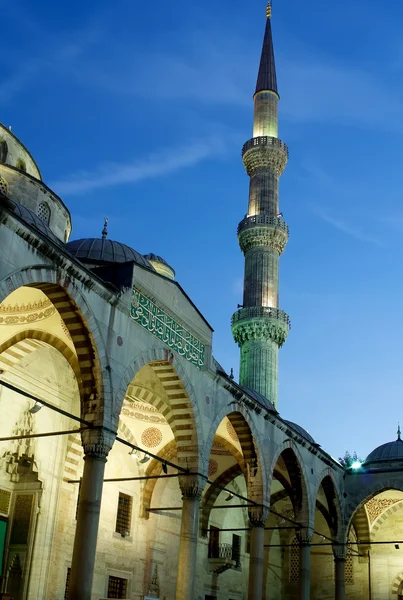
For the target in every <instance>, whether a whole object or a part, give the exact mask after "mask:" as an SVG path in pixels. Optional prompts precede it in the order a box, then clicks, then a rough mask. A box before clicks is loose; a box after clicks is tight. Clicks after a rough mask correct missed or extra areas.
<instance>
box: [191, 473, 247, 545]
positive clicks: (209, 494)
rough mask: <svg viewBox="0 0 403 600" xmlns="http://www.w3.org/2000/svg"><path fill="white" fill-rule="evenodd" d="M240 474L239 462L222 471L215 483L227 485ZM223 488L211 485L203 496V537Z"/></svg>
mask: <svg viewBox="0 0 403 600" xmlns="http://www.w3.org/2000/svg"><path fill="white" fill-rule="evenodd" d="M239 475H242V469H241V467H240V465H239V464H236V465H233V466H232V467H229V469H227V470H226V471H224V472H223V473H221V475H219V476H218V477H217V478H216V479H215V480H214V483H217V484H218V485H220V486H222V487H226V486H227V485H229V484H230V483H231V482H232V481H233V480H234V479H236V478H237V477H238V476H239ZM221 491H222V490H221V489H220V488H219V487H217V486H215V485H210V487H209V488H208V489H207V491H206V493H205V494H204V498H203V507H202V513H201V517H200V534H201V535H202V536H203V537H206V536H207V532H208V524H209V521H210V513H211V510H212V507H213V506H214V504H215V502H216V500H217V498H218V496H219V495H220V494H221Z"/></svg>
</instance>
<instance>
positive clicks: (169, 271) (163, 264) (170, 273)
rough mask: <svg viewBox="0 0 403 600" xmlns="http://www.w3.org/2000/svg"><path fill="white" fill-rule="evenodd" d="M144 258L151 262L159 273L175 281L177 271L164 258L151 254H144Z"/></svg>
mask: <svg viewBox="0 0 403 600" xmlns="http://www.w3.org/2000/svg"><path fill="white" fill-rule="evenodd" d="M144 258H145V259H146V260H148V261H150V263H151V264H152V266H153V267H154V269H155V270H156V271H157V273H159V274H160V275H164V277H168V278H169V279H175V271H174V270H173V268H172V267H171V266H170V265H169V264H168V263H167V261H166V260H165V259H164V258H162V256H158V255H157V254H154V253H153V252H150V253H149V254H144Z"/></svg>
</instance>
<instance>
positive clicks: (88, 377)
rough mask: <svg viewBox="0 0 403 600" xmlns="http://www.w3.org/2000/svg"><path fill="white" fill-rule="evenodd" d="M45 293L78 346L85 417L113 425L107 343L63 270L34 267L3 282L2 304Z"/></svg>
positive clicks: (15, 273)
mask: <svg viewBox="0 0 403 600" xmlns="http://www.w3.org/2000/svg"><path fill="white" fill-rule="evenodd" d="M23 286H25V287H33V288H36V289H39V290H41V291H42V292H43V293H44V294H45V295H46V296H47V297H48V298H49V300H50V301H51V302H52V304H53V305H54V306H55V308H56V309H57V311H58V312H59V314H60V316H61V318H62V320H63V323H64V325H65V326H66V328H67V330H68V332H69V334H70V337H71V339H72V342H73V344H74V347H75V350H76V354H77V358H78V363H79V367H80V376H81V382H82V396H81V403H82V407H81V410H82V416H84V417H85V418H87V419H88V420H91V421H94V422H95V421H97V422H98V423H99V424H101V423H102V424H103V423H104V422H105V421H107V422H108V425H109V426H110V425H111V424H112V416H113V410H112V409H113V407H112V387H111V379H110V368H109V364H108V359H107V354H106V349H105V346H104V341H103V338H102V335H101V333H100V330H99V327H98V323H97V321H96V319H95V316H94V314H93V312H92V310H91V309H90V307H89V305H88V303H87V301H86V299H85V298H84V295H83V294H82V292H81V291H80V290H79V288H78V286H77V285H76V284H75V283H73V281H72V280H71V279H70V278H69V276H68V275H67V273H66V272H64V271H63V270H62V269H57V268H53V267H50V266H49V265H33V266H30V267H26V268H24V269H21V270H18V271H14V272H13V273H11V274H9V275H7V276H6V277H5V278H4V279H2V280H1V281H0V302H3V301H4V300H5V299H6V298H7V296H9V295H10V294H11V293H12V292H14V291H15V290H17V289H18V288H21V287H23Z"/></svg>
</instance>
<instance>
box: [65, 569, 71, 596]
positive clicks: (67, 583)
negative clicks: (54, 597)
mask: <svg viewBox="0 0 403 600" xmlns="http://www.w3.org/2000/svg"><path fill="white" fill-rule="evenodd" d="M70 573H71V569H70V567H69V568H68V569H67V575H66V587H65V588H64V600H67V594H68V593H69V584H70Z"/></svg>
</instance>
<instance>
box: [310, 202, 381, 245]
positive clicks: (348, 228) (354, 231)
mask: <svg viewBox="0 0 403 600" xmlns="http://www.w3.org/2000/svg"><path fill="white" fill-rule="evenodd" d="M311 211H312V213H313V214H314V215H316V216H317V217H319V219H322V221H325V222H326V223H329V225H331V226H332V227H334V228H335V229H338V230H339V231H342V232H343V233H345V234H346V235H349V236H351V237H353V238H355V239H357V240H359V241H361V242H368V243H370V244H375V245H376V246H381V247H382V246H384V243H383V241H382V240H380V239H379V238H377V237H375V236H372V235H370V234H367V233H366V232H364V231H362V229H361V228H360V227H358V226H357V225H355V224H351V223H348V222H346V221H345V220H343V219H341V218H340V217H339V216H338V217H334V216H333V215H331V214H329V213H328V212H327V211H326V210H325V209H324V208H323V207H321V206H311Z"/></svg>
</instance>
